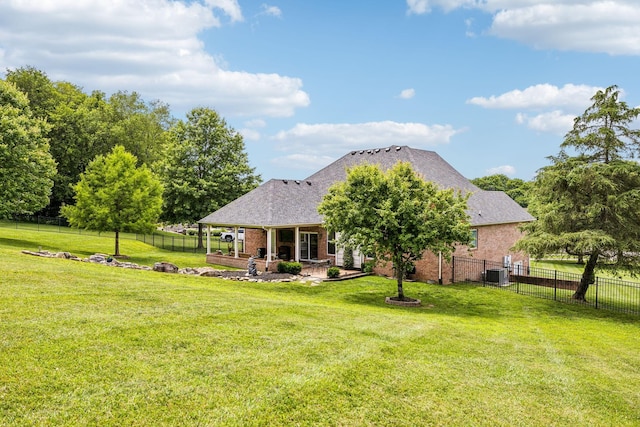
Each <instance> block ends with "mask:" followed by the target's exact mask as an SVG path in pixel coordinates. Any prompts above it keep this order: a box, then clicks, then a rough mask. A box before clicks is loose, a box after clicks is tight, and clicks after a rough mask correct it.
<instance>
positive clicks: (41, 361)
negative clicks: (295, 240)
mask: <svg viewBox="0 0 640 427" xmlns="http://www.w3.org/2000/svg"><path fill="white" fill-rule="evenodd" d="M56 236H57V235H56V234H55V233H42V232H41V233H38V232H31V231H24V230H8V229H3V228H0V269H1V270H2V275H0V424H1V425H3V426H4V425H6V426H24V425H101V426H103V425H113V426H115V425H118V426H120V425H139V426H147V425H154V426H162V425H224V426H244V425H261V426H262V425H270V426H272V425H275V426H278V425H282V426H289V425H301V426H306V425H308V426H312V425H331V426H335V425H342V426H351V425H354V426H362V425H372V426H373V425H375V426H415V425H426V426H429V425H434V426H436V425H437V426H441V425H449V426H471V425H475V426H532V425H535V426H537V425H544V426H547V425H556V426H576V425H590V426H612V425H615V426H637V425H638V424H640V340H639V339H638V336H640V322H639V321H638V319H637V317H633V316H626V315H621V314H615V313H608V312H603V311H598V310H593V309H590V308H588V307H582V306H573V305H564V304H558V303H556V302H553V301H547V300H542V299H536V298H531V297H527V296H522V295H517V294H512V293H510V292H503V291H501V290H497V289H492V288H483V287H478V286H472V285H466V284H460V285H453V286H438V285H428V284H422V283H416V282H413V283H407V284H406V286H405V292H406V293H407V295H409V296H412V297H417V298H420V299H422V301H423V305H422V307H420V308H418V309H410V308H400V307H393V306H388V305H385V304H384V297H385V296H387V295H393V294H394V292H395V284H394V282H393V281H391V280H388V279H386V278H381V277H371V276H370V277H366V278H361V279H357V280H351V281H344V282H327V283H323V284H320V285H319V286H312V285H310V284H303V283H245V282H243V283H239V282H228V281H223V280H219V279H213V278H200V277H191V276H182V275H170V274H164V273H155V272H147V271H131V270H124V269H117V268H112V267H105V266H101V265H93V264H86V263H77V262H72V261H66V260H61V259H45V258H35V257H30V256H27V255H23V254H21V253H20V250H21V249H31V250H33V249H34V248H37V247H39V246H42V248H43V249H53V250H62V249H64V250H67V251H69V252H72V253H76V254H80V255H84V254H88V253H93V252H101V251H102V252H109V248H111V247H112V241H111V239H104V238H99V237H88V236H87V237H84V238H78V239H75V238H71V236H69V235H65V238H64V241H61V240H59V237H56ZM123 252H126V253H127V254H129V255H130V256H131V257H132V260H135V261H134V262H139V263H145V261H147V262H154V261H155V260H159V259H162V260H167V261H173V262H175V263H176V264H178V265H179V266H181V267H182V266H186V265H187V264H188V265H191V266H195V265H202V261H203V256H202V255H193V254H181V253H175V254H174V253H167V252H158V250H157V249H155V248H152V247H150V246H147V245H144V244H142V243H140V242H135V241H123ZM174 256H175V257H174Z"/></svg>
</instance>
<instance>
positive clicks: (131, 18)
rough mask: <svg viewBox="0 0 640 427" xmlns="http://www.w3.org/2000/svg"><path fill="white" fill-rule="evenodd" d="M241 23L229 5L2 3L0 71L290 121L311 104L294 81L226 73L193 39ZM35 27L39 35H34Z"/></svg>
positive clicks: (224, 0) (221, 0) (122, 0)
mask: <svg viewBox="0 0 640 427" xmlns="http://www.w3.org/2000/svg"><path fill="white" fill-rule="evenodd" d="M216 12H219V13H221V14H222V16H225V17H227V18H228V20H230V21H231V22H235V21H241V20H242V19H243V18H242V12H241V10H240V7H239V5H238V2H237V1H236V0H205V3H199V2H187V1H170V0H119V1H113V0H94V1H91V2H78V1H75V0H56V1H54V0H49V1H45V0H24V1H17V0H13V1H4V2H0V52H3V54H2V55H0V69H6V68H10V69H13V68H17V67H22V66H25V65H31V66H34V67H36V68H39V69H41V70H43V71H45V72H46V73H47V74H48V75H49V77H50V78H51V79H52V80H68V81H70V82H72V83H74V84H78V85H80V86H83V87H85V89H87V90H93V89H99V90H104V91H105V92H113V91H116V90H129V91H133V90H135V91H137V92H139V93H140V94H141V95H142V96H143V97H145V98H146V99H154V98H158V99H161V100H162V101H165V102H168V103H169V104H170V105H171V106H172V108H173V109H176V108H177V109H179V110H180V109H182V110H183V111H184V110H187V109H190V108H193V107H196V106H199V105H207V106H211V107H214V108H215V109H216V110H217V111H219V112H220V113H221V114H222V115H225V116H258V115H263V116H277V117H284V116H291V115H293V114H294V112H295V110H296V109H297V108H301V107H306V106H307V105H309V97H308V95H307V93H305V92H304V91H303V90H302V81H301V80H300V79H299V78H295V77H287V76H281V75H278V74H266V73H248V72H243V71H233V70H229V69H227V68H226V66H225V64H224V62H223V61H222V60H220V58H214V57H213V56H211V55H210V54H208V53H207V52H206V51H205V50H204V45H203V42H202V41H201V40H200V39H199V38H198V35H199V34H200V33H201V32H203V31H204V30H206V29H209V28H212V27H218V26H220V25H222V24H221V20H220V17H219V16H218V15H217V14H216ZM34 29H37V31H34Z"/></svg>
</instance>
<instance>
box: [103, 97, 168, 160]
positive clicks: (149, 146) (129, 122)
mask: <svg viewBox="0 0 640 427" xmlns="http://www.w3.org/2000/svg"><path fill="white" fill-rule="evenodd" d="M109 108H110V112H109V116H108V118H106V117H105V120H106V121H107V122H108V123H109V137H110V141H111V143H110V144H109V145H110V146H111V147H113V146H115V145H122V146H123V147H125V149H126V150H127V151H129V152H130V153H132V154H133V155H134V156H136V157H137V159H138V164H139V165H141V164H145V165H147V166H149V167H151V166H152V165H153V164H154V163H155V162H156V161H158V160H159V159H160V158H161V157H162V156H163V148H164V145H165V143H166V139H167V131H168V130H169V128H170V127H171V125H172V124H173V122H174V119H173V118H172V117H171V111H170V109H169V106H168V105H167V104H165V103H162V102H160V101H158V100H155V101H152V102H149V103H147V102H145V101H144V100H143V99H142V97H141V96H140V94H138V93H137V92H132V93H128V92H123V91H119V92H116V93H114V94H113V95H111V96H110V97H109Z"/></svg>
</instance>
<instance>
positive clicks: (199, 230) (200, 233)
mask: <svg viewBox="0 0 640 427" xmlns="http://www.w3.org/2000/svg"><path fill="white" fill-rule="evenodd" d="M203 228H204V224H201V223H198V249H202V248H204V244H203V243H202V234H203V232H202V230H203Z"/></svg>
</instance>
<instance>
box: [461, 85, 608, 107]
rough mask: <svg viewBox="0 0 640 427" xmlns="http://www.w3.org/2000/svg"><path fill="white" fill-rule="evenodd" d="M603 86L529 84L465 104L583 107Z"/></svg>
mask: <svg viewBox="0 0 640 427" xmlns="http://www.w3.org/2000/svg"><path fill="white" fill-rule="evenodd" d="M603 89H604V88H601V87H595V86H587V85H573V84H566V85H564V86H563V87H561V88H559V87H557V86H554V85H550V84H539V85H535V86H529V87H528V88H526V89H524V90H518V89H516V90H512V91H510V92H506V93H503V94H502V95H498V96H495V95H492V96H490V97H488V98H485V97H481V96H477V97H474V98H471V99H468V100H467V104H473V105H478V106H480V107H483V108H495V109H539V108H549V107H568V108H572V109H578V110H580V109H584V108H585V107H587V106H589V105H590V104H591V101H590V100H591V97H592V96H593V95H595V93H596V92H597V91H599V90H603Z"/></svg>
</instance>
